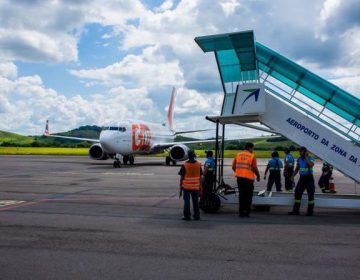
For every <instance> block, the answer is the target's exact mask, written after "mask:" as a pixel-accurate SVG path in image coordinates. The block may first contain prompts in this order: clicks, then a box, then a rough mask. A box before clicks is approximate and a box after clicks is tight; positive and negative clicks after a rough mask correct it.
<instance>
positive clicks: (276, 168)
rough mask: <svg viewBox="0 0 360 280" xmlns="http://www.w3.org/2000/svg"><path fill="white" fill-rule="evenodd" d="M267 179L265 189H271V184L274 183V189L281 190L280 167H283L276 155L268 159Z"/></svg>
mask: <svg viewBox="0 0 360 280" xmlns="http://www.w3.org/2000/svg"><path fill="white" fill-rule="evenodd" d="M268 166H269V171H270V175H269V179H268V184H267V190H268V191H271V189H272V186H273V185H274V183H275V186H276V191H278V192H281V168H283V163H282V161H281V160H280V159H279V158H278V157H274V158H272V159H270V160H269V162H268Z"/></svg>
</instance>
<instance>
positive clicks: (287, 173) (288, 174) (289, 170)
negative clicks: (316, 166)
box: [284, 153, 295, 191]
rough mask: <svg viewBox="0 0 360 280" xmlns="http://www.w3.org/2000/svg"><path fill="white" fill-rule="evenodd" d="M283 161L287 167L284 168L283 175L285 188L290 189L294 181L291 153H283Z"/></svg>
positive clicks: (293, 162)
mask: <svg viewBox="0 0 360 280" xmlns="http://www.w3.org/2000/svg"><path fill="white" fill-rule="evenodd" d="M284 163H285V166H286V163H287V167H286V168H285V169H284V177H285V190H287V191H291V190H292V189H293V187H294V182H293V178H292V175H293V174H294V164H295V159H294V157H293V155H292V154H290V153H288V154H286V155H285V158H284Z"/></svg>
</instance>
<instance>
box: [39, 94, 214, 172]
mask: <svg viewBox="0 0 360 280" xmlns="http://www.w3.org/2000/svg"><path fill="white" fill-rule="evenodd" d="M175 96H176V90H175V88H173V90H172V93H171V98H170V105H169V108H168V113H167V121H166V122H164V123H161V124H159V123H150V122H146V121H138V120H122V121H119V122H114V123H112V124H110V125H107V126H104V127H103V129H102V130H101V132H100V137H99V139H91V138H79V137H71V136H63V135H54V134H50V130H49V120H47V121H46V127H45V132H44V136H46V137H56V138H64V139H72V140H79V141H89V142H93V143H94V144H93V145H92V146H91V147H90V149H89V157H90V158H91V159H93V160H106V159H108V158H113V159H114V163H113V166H114V167H120V164H121V162H120V160H121V158H122V161H123V164H124V165H126V164H128V163H129V164H130V165H132V164H134V162H135V155H150V154H157V153H163V152H164V151H165V150H167V149H169V155H168V156H166V158H165V164H166V165H170V163H173V164H174V165H175V164H176V162H178V161H183V160H187V159H188V157H187V152H188V151H189V150H190V149H189V147H187V146H186V145H187V144H196V143H206V142H214V141H215V140H214V139H212V140H194V141H182V142H175V141H174V140H175V137H176V135H180V134H185V133H193V132H201V131H208V130H209V129H201V130H192V131H182V132H176V131H174V129H173V110H174V102H175Z"/></svg>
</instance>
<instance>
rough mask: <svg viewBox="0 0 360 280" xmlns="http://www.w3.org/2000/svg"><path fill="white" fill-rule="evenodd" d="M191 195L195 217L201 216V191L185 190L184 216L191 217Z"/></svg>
mask: <svg viewBox="0 0 360 280" xmlns="http://www.w3.org/2000/svg"><path fill="white" fill-rule="evenodd" d="M190 196H191V200H192V204H193V209H194V218H200V210H199V191H188V190H183V197H184V218H190V217H191V211H190Z"/></svg>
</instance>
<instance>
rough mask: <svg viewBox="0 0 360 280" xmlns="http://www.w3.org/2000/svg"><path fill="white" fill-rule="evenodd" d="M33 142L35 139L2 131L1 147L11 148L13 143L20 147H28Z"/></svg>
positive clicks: (0, 137) (0, 134) (0, 136)
mask: <svg viewBox="0 0 360 280" xmlns="http://www.w3.org/2000/svg"><path fill="white" fill-rule="evenodd" d="M33 141H34V139H33V137H29V136H23V135H20V134H16V133H11V132H6V131H1V130H0V146H11V144H12V143H17V144H18V145H19V146H27V145H31V143H32V142H33Z"/></svg>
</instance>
